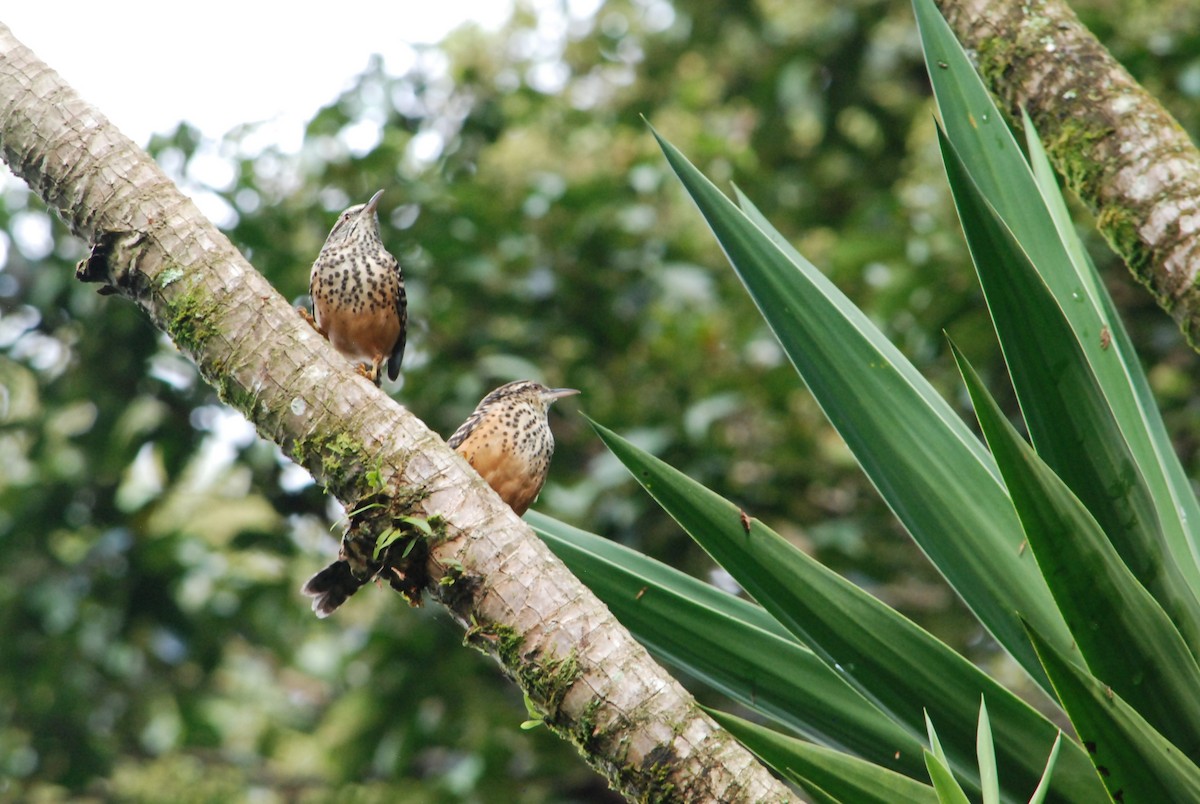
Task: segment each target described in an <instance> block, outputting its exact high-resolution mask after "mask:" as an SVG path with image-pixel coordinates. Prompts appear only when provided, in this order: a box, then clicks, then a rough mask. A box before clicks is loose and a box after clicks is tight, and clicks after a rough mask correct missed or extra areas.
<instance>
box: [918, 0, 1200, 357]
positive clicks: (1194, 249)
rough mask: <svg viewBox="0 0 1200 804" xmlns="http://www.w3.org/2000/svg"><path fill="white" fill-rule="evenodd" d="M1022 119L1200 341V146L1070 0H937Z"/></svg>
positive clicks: (1199, 343)
mask: <svg viewBox="0 0 1200 804" xmlns="http://www.w3.org/2000/svg"><path fill="white" fill-rule="evenodd" d="M936 2H937V3H938V5H939V6H940V7H941V10H942V13H943V14H944V15H945V16H946V19H947V21H948V22H949V23H950V27H951V28H953V29H954V33H955V35H956V36H958V38H959V41H961V42H962V43H963V45H964V47H966V48H968V49H969V50H972V51H973V52H974V54H975V55H976V57H977V59H978V66H979V71H980V73H981V74H982V75H983V77H984V81H986V82H987V84H988V86H989V88H991V90H992V92H993V93H994V94H995V95H996V96H997V97H999V99H1000V101H1001V103H1002V105H1003V106H1005V107H1007V109H1008V111H1009V112H1010V114H1012V115H1013V117H1014V119H1017V120H1019V119H1020V108H1021V107H1022V106H1024V107H1025V108H1027V109H1028V110H1029V115H1030V117H1031V118H1032V119H1033V123H1034V125H1035V126H1037V129H1038V133H1039V135H1040V136H1041V138H1042V142H1043V143H1044V144H1045V146H1046V150H1047V151H1048V152H1049V154H1050V158H1051V159H1052V160H1053V162H1054V165H1055V167H1056V168H1057V169H1058V171H1059V173H1061V174H1062V175H1063V176H1064V177H1066V180H1067V183H1068V185H1069V186H1070V187H1071V189H1072V190H1073V191H1074V192H1075V193H1076V195H1078V196H1079V198H1080V199H1081V200H1082V201H1083V202H1084V204H1086V205H1087V206H1088V208H1089V209H1091V210H1092V212H1093V213H1094V214H1095V215H1096V224H1097V226H1098V228H1099V229H1100V231H1101V232H1102V233H1103V234H1104V236H1105V238H1107V240H1108V242H1109V244H1110V245H1111V246H1112V248H1113V250H1114V251H1116V252H1117V254H1118V255H1120V256H1121V258H1122V259H1124V260H1125V262H1126V264H1128V266H1129V269H1130V270H1131V271H1132V272H1133V274H1134V276H1135V277H1137V279H1138V280H1139V281H1141V282H1142V283H1143V284H1144V285H1146V287H1147V288H1149V289H1150V291H1151V293H1153V294H1154V297H1155V299H1157V301H1158V303H1159V305H1161V306H1162V308H1163V309H1164V310H1167V311H1168V312H1169V313H1171V314H1172V315H1173V316H1174V317H1175V319H1176V321H1178V322H1179V326H1180V328H1181V329H1182V330H1183V332H1184V335H1185V336H1186V337H1187V339H1188V342H1189V343H1191V344H1192V346H1193V348H1200V289H1198V288H1197V273H1198V272H1200V151H1197V150H1196V147H1195V146H1194V145H1193V144H1192V141H1191V140H1190V139H1189V138H1188V136H1187V134H1186V133H1185V132H1184V131H1183V129H1182V128H1181V127H1180V125H1179V124H1178V123H1177V122H1176V121H1175V119H1174V118H1173V117H1171V115H1170V113H1168V112H1167V110H1166V109H1164V108H1163V107H1162V105H1161V104H1159V102H1158V101H1157V100H1156V99H1155V98H1154V97H1153V96H1151V95H1150V93H1148V92H1146V90H1145V89H1143V88H1142V87H1141V86H1140V85H1139V84H1138V83H1137V82H1136V81H1135V80H1134V79H1133V77H1132V76H1130V75H1129V73H1128V72H1127V71H1126V70H1125V68H1124V67H1122V66H1121V65H1120V64H1118V63H1117V61H1116V60H1115V59H1114V58H1113V57H1112V55H1111V54H1109V52H1108V51H1107V50H1106V49H1105V48H1104V46H1103V45H1101V44H1100V43H1099V42H1098V41H1097V40H1096V37H1094V36H1093V35H1092V34H1091V33H1090V32H1089V31H1088V30H1087V29H1086V28H1084V27H1083V24H1082V23H1080V21H1079V18H1078V17H1076V16H1075V13H1074V12H1073V11H1071V9H1070V8H1068V7H1067V5H1066V3H1065V2H1063V0H1028V2H1026V0H1021V1H1020V2H1017V0H936Z"/></svg>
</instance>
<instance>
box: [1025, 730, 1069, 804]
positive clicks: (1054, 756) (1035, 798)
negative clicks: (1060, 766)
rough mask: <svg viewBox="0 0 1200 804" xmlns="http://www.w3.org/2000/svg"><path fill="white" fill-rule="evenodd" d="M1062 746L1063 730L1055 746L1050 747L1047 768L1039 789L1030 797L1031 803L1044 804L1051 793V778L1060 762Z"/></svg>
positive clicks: (1039, 783) (1055, 741)
mask: <svg viewBox="0 0 1200 804" xmlns="http://www.w3.org/2000/svg"><path fill="white" fill-rule="evenodd" d="M1060 748H1062V732H1061V731H1060V732H1059V733H1058V737H1057V738H1056V739H1055V740H1054V747H1053V748H1051V749H1050V757H1049V758H1048V759H1047V760H1046V770H1045V772H1044V773H1042V780H1041V781H1040V782H1038V786H1037V789H1036V790H1034V791H1033V795H1032V796H1030V797H1029V804H1042V802H1043V801H1045V800H1046V796H1047V795H1049V793H1050V778H1051V777H1052V776H1053V775H1054V765H1055V763H1057V762H1058V750H1059V749H1060Z"/></svg>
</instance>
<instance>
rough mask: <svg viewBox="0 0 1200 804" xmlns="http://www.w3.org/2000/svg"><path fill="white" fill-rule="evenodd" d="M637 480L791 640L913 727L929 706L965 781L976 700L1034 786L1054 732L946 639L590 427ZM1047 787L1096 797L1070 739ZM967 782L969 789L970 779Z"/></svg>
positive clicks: (1005, 755)
mask: <svg viewBox="0 0 1200 804" xmlns="http://www.w3.org/2000/svg"><path fill="white" fill-rule="evenodd" d="M593 427H594V428H595V429H596V432H597V433H598V434H599V435H600V437H601V439H602V440H603V441H604V442H605V444H607V445H608V447H609V449H610V450H612V452H613V454H615V455H616V456H617V457H618V458H619V459H620V460H621V462H622V463H624V464H625V466H626V467H627V468H628V469H629V471H630V472H631V473H632V474H633V476H634V477H635V478H637V480H638V482H640V483H641V484H642V485H643V486H644V487H645V488H646V490H647V491H649V492H650V494H651V495H652V496H653V497H654V498H655V500H657V501H658V503H659V505H661V506H662V507H663V508H664V509H665V510H666V511H667V513H669V514H670V515H671V516H672V517H673V518H674V519H675V520H676V521H677V522H679V524H680V525H681V526H683V528H684V530H686V531H687V532H688V533H689V534H690V535H691V536H692V538H693V539H695V540H696V541H697V542H698V543H699V544H700V545H701V546H702V547H703V548H704V549H705V550H706V551H707V552H708V553H709V554H710V555H711V556H712V557H713V558H714V559H715V560H716V561H717V562H718V563H719V564H721V566H722V567H724V568H725V569H726V570H727V571H728V572H729V573H730V574H731V575H732V576H733V577H734V578H735V579H736V580H737V581H738V583H740V584H741V585H742V586H743V588H745V589H746V591H747V592H749V593H750V594H751V595H752V596H753V597H754V599H755V600H757V601H758V602H759V603H760V604H761V605H762V606H763V608H764V609H766V610H767V611H768V612H769V613H770V614H771V615H772V616H773V617H775V618H776V619H777V620H778V621H779V622H780V623H781V624H782V625H783V626H785V627H786V628H787V629H788V630H789V631H791V632H792V633H794V634H796V635H797V636H799V637H800V638H801V639H802V640H803V641H804V642H805V643H806V644H808V645H809V646H810V647H811V648H812V649H813V650H814V651H815V652H816V653H817V655H819V656H821V657H822V658H823V659H824V660H825V661H826V662H828V663H829V665H830V666H831V667H832V668H834V669H835V670H837V671H838V672H840V673H841V674H842V675H843V676H844V677H845V678H846V680H847V681H848V682H850V683H851V684H852V685H854V686H855V688H856V689H858V690H859V691H860V692H862V693H863V694H864V695H865V696H866V697H867V698H868V699H869V700H871V701H873V702H874V703H875V704H876V705H877V706H879V707H880V708H881V709H883V710H884V711H886V712H888V713H890V714H891V715H892V717H893V718H895V719H896V720H897V721H898V722H900V723H904V724H906V725H907V727H908V728H909V729H911V730H913V731H916V732H919V730H920V729H921V728H922V725H923V724H924V713H923V709H922V707H927V708H928V709H929V711H930V712H931V713H932V714H933V716H934V718H935V719H936V720H937V722H938V723H939V724H945V725H944V726H943V728H944V729H945V730H946V732H947V735H948V742H947V748H948V754H949V756H950V758H951V761H952V763H953V766H954V770H955V771H956V773H958V774H959V775H960V778H962V779H976V778H977V771H976V767H975V758H974V753H973V751H971V749H970V746H971V745H973V743H974V729H972V728H971V727H970V725H969V724H972V723H973V722H974V721H975V712H976V707H977V706H978V701H979V696H980V695H986V696H987V699H988V701H989V702H991V704H992V709H991V715H992V724H993V727H994V729H995V733H996V743H997V747H998V749H999V751H1000V754H999V767H1000V768H1001V772H1002V773H1003V774H1004V776H1005V778H1006V779H1009V778H1011V779H1015V780H1019V782H1018V783H1019V784H1021V785H1022V786H1023V787H1025V788H1026V789H1030V790H1032V789H1033V788H1034V786H1035V785H1036V784H1037V781H1038V779H1040V777H1041V770H1042V763H1043V760H1044V758H1045V755H1046V752H1047V751H1048V750H1049V747H1050V745H1051V743H1052V742H1053V741H1054V738H1055V736H1056V734H1057V731H1058V730H1057V729H1056V728H1055V727H1054V726H1053V724H1051V723H1050V722H1049V721H1047V720H1046V719H1045V718H1044V717H1042V716H1041V715H1039V714H1038V713H1036V712H1035V711H1034V710H1033V709H1031V708H1030V707H1029V706H1028V705H1027V704H1026V703H1024V702H1023V701H1021V700H1020V699H1018V698H1017V697H1016V696H1014V695H1013V694H1012V693H1010V692H1009V691H1008V690H1006V689H1004V688H1003V687H1001V686H1000V685H999V684H997V683H996V682H995V681H994V680H992V679H991V678H989V677H988V676H987V675H986V674H984V673H983V672H982V671H980V670H979V669H978V668H977V667H975V666H974V665H973V664H971V663H970V662H968V661H967V660H966V659H964V658H963V657H962V656H960V655H958V654H957V653H955V652H954V651H952V650H951V649H950V648H948V647H947V646H946V645H945V644H944V643H942V642H940V641H938V640H937V639H936V638H934V637H933V636H931V635H930V634H929V633H927V632H926V631H924V630H922V629H921V628H919V627H918V626H916V625H915V624H913V623H912V622H910V621H909V620H907V619H905V618H904V617H902V616H901V615H900V614H898V613H896V612H895V611H893V610H892V609H889V608H888V607H887V606H885V605H884V604H882V603H880V602H879V601H878V600H876V599H875V598H873V597H871V596H870V595H868V594H867V593H866V592H864V591H862V590H861V589H859V588H858V587H856V586H854V585H853V584H852V583H850V582H849V581H846V580H845V579H843V578H841V577H840V576H838V575H837V574H836V573H834V572H832V571H830V570H828V569H826V568H825V567H823V566H821V565H820V564H818V563H817V562H816V561H815V560H813V559H812V558H810V557H808V556H807V555H805V554H804V553H803V552H801V551H800V550H797V549H796V548H795V547H794V546H792V545H791V544H789V543H788V542H787V541H786V540H784V539H783V538H781V537H780V536H779V535H778V534H776V533H774V532H773V531H771V530H770V529H769V528H767V527H766V526H765V525H763V524H762V523H761V522H760V521H758V520H757V519H753V518H751V519H750V520H749V526H748V527H745V526H744V525H743V519H742V515H741V512H740V510H739V509H738V508H737V507H736V506H734V505H733V504H732V503H730V502H728V501H726V500H724V499H722V498H721V497H719V496H718V495H716V494H714V493H713V492H711V491H709V490H708V489H705V488H704V487H703V486H701V485H699V484H698V483H696V482H694V481H692V480H690V479H689V478H687V477H686V476H684V475H682V474H681V473H679V472H677V471H675V470H674V469H672V468H671V467H670V466H668V465H667V464H665V463H663V462H662V461H660V460H658V459H657V458H654V457H653V456H651V455H648V454H647V453H645V452H643V451H642V450H639V449H638V448H636V447H634V446H633V445H632V444H630V443H629V442H628V441H626V440H625V439H622V438H621V437H620V436H618V435H616V434H615V433H613V432H611V431H610V430H607V429H605V428H604V427H601V426H600V425H597V424H593ZM1061 764H1062V765H1063V768H1062V769H1061V773H1060V774H1057V775H1056V778H1055V781H1054V787H1055V789H1056V791H1058V792H1059V794H1060V795H1063V796H1064V797H1065V798H1068V799H1071V798H1073V799H1074V800H1078V801H1089V800H1094V799H1093V798H1089V796H1095V795H1096V794H1097V793H1098V790H1097V788H1096V786H1095V777H1094V774H1093V773H1092V772H1091V768H1090V767H1089V765H1088V763H1087V758H1086V756H1084V754H1083V752H1082V750H1081V749H1080V747H1079V746H1078V745H1077V744H1073V745H1071V746H1070V748H1069V749H1067V750H1065V752H1064V757H1063V761H1062V763H1061ZM974 784H977V782H975V783H974Z"/></svg>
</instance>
